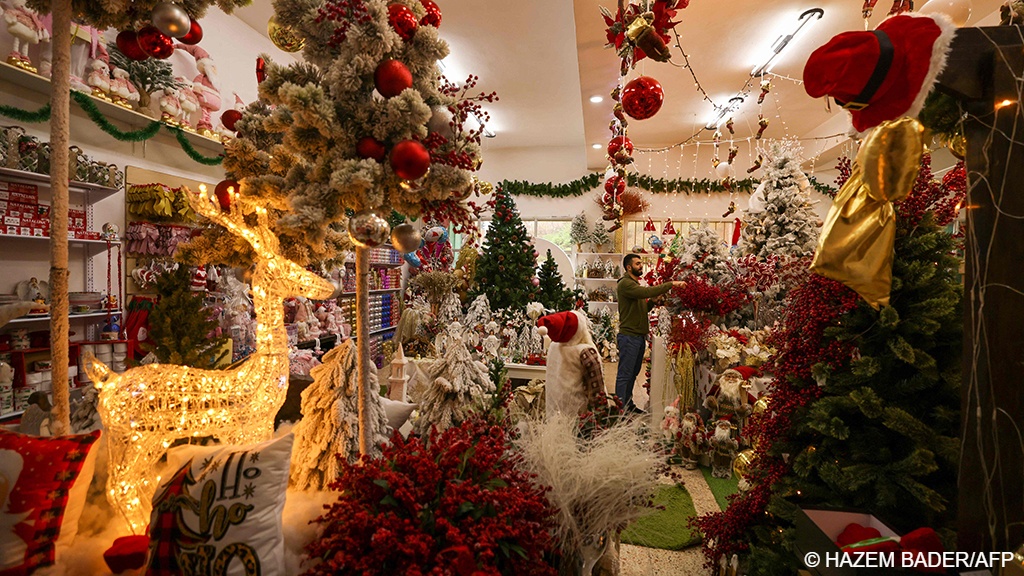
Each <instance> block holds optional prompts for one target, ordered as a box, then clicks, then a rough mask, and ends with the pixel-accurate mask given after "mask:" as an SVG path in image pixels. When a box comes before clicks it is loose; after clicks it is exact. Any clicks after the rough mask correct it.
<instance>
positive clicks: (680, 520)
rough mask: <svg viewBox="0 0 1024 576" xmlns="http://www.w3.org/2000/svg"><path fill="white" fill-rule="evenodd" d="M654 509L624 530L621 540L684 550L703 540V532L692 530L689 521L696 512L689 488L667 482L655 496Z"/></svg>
mask: <svg viewBox="0 0 1024 576" xmlns="http://www.w3.org/2000/svg"><path fill="white" fill-rule="evenodd" d="M654 506H655V507H664V510H661V509H658V510H655V511H654V512H653V513H652V514H648V515H647V516H644V517H643V518H640V519H639V520H637V521H636V522H633V523H632V524H630V525H629V527H628V528H626V529H625V530H623V531H622V543H623V544H633V545H635V546H645V547H647V548H662V549H665V550H682V549H683V548H687V547H689V546H693V545H694V544H697V543H698V542H700V535H699V534H696V533H694V532H691V531H690V527H689V526H687V525H686V523H687V522H688V521H689V520H690V518H693V517H694V516H696V515H697V511H696V509H694V507H693V499H692V498H690V493H689V492H687V491H686V488H684V487H682V486H678V485H675V484H666V485H664V486H660V487H659V488H658V493H657V494H655V496H654Z"/></svg>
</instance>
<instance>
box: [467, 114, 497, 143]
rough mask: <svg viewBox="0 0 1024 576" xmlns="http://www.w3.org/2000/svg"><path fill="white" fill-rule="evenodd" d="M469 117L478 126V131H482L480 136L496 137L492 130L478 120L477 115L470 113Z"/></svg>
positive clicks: (478, 116)
mask: <svg viewBox="0 0 1024 576" xmlns="http://www.w3.org/2000/svg"><path fill="white" fill-rule="evenodd" d="M470 116H471V117H472V118H473V119H474V120H476V123H477V124H478V125H479V126H480V129H481V130H482V131H483V132H482V134H483V135H484V138H494V137H495V136H497V134H495V133H494V130H491V129H490V128H488V127H487V125H486V124H484V121H483V120H482V119H481V118H480V115H479V114H477V113H476V112H471V113H470Z"/></svg>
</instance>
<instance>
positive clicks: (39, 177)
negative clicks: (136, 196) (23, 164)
mask: <svg viewBox="0 0 1024 576" xmlns="http://www.w3.org/2000/svg"><path fill="white" fill-rule="evenodd" d="M0 64H2V65H4V66H8V67H10V66H9V65H7V64H4V63H3V62H0ZM0 78H2V75H0ZM0 179H2V180H14V181H17V182H23V183H29V184H42V185H44V186H49V185H50V175H49V174H39V173H38V172H26V171H24V170H15V169H14V168H2V167H0ZM68 190H69V191H71V192H79V193H82V192H88V193H90V195H92V196H93V198H91V200H92V201H96V200H102V199H103V198H106V197H108V196H113V195H114V194H117V193H118V192H120V189H118V188H111V187H109V186H100V185H99V184H91V183H89V182H76V181H74V180H72V181H71V182H69V183H68Z"/></svg>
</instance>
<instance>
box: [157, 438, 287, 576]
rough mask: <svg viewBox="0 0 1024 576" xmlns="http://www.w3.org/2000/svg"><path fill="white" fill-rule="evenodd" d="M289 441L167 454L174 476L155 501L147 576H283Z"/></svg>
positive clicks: (192, 448)
mask: <svg viewBox="0 0 1024 576" xmlns="http://www.w3.org/2000/svg"><path fill="white" fill-rule="evenodd" d="M292 441H293V436H292V434H288V435H285V436H282V437H281V438H277V439H275V440H269V441H267V442H263V443H260V444H252V445H248V446H201V447H200V446H182V447H180V448H176V449H174V450H172V451H170V452H168V455H167V463H168V469H169V470H172V471H174V472H173V473H172V474H171V475H170V476H169V477H168V478H166V479H164V481H163V482H162V483H161V485H160V487H159V488H158V489H157V492H156V496H154V498H153V515H152V518H151V521H150V529H149V531H150V537H151V538H152V542H151V544H150V566H149V572H148V574H149V575H151V576H160V575H168V576H170V575H175V576H177V575H189V574H197V575H198V574H214V573H217V574H223V575H225V576H242V575H245V574H253V573H260V574H268V575H269V574H284V571H285V564H284V535H283V532H282V528H281V511H282V509H283V508H284V500H285V489H286V488H287V487H288V468H289V465H290V462H291V453H292ZM197 510H198V512H199V514H197V513H196V511H197ZM202 518H206V519H207V522H206V523H205V525H204V524H203V523H201V519H202ZM223 566H226V570H223V571H220V570H222V569H223ZM215 568H216V570H215ZM254 568H255V569H256V572H253V569H254Z"/></svg>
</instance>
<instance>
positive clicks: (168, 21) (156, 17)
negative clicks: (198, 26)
mask: <svg viewBox="0 0 1024 576" xmlns="http://www.w3.org/2000/svg"><path fill="white" fill-rule="evenodd" d="M150 21H151V22H152V23H153V26H156V29H157V30H159V31H161V32H163V33H164V34H166V35H167V36H170V37H171V38H181V37H182V36H184V35H186V34H188V33H189V31H190V30H191V27H192V19H191V18H189V16H188V12H185V10H184V9H182V7H181V6H178V5H177V4H175V3H173V2H161V3H159V4H157V5H156V6H154V7H153V12H152V14H150Z"/></svg>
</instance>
